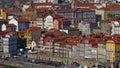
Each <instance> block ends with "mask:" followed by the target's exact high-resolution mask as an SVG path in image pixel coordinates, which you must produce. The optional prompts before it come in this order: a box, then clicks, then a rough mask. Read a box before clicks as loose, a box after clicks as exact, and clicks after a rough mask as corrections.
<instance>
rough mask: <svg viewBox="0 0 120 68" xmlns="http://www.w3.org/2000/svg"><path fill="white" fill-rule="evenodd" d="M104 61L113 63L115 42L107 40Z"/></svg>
mask: <svg viewBox="0 0 120 68" xmlns="http://www.w3.org/2000/svg"><path fill="white" fill-rule="evenodd" d="M106 56H107V57H106V59H107V60H108V61H110V62H114V61H115V41H114V40H108V41H107V42H106Z"/></svg>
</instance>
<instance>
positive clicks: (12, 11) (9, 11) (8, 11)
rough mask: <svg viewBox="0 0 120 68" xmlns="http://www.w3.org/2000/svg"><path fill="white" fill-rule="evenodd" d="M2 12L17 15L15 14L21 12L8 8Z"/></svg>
mask: <svg viewBox="0 0 120 68" xmlns="http://www.w3.org/2000/svg"><path fill="white" fill-rule="evenodd" d="M4 11H5V12H6V13H17V12H21V10H20V9H9V8H7V9H4Z"/></svg>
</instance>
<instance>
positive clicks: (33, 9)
mask: <svg viewBox="0 0 120 68" xmlns="http://www.w3.org/2000/svg"><path fill="white" fill-rule="evenodd" d="M35 10H36V8H28V9H27V10H26V11H35Z"/></svg>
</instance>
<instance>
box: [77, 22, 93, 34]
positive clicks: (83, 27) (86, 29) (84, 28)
mask: <svg viewBox="0 0 120 68" xmlns="http://www.w3.org/2000/svg"><path fill="white" fill-rule="evenodd" d="M78 29H79V30H80V31H81V33H82V34H90V33H91V29H90V24H89V23H79V25H78Z"/></svg>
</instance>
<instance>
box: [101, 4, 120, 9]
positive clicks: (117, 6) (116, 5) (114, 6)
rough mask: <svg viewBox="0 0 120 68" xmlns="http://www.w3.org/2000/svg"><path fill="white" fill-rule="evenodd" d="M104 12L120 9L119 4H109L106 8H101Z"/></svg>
mask: <svg viewBox="0 0 120 68" xmlns="http://www.w3.org/2000/svg"><path fill="white" fill-rule="evenodd" d="M101 9H102V10H113V9H120V5H119V4H109V5H106V7H103V8H101Z"/></svg>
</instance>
